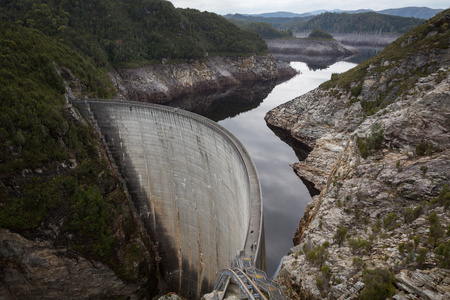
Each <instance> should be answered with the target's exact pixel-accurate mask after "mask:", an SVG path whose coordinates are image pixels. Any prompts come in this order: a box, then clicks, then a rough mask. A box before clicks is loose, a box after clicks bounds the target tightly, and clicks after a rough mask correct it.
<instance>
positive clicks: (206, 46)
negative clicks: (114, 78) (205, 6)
mask: <svg viewBox="0 0 450 300" xmlns="http://www.w3.org/2000/svg"><path fill="white" fill-rule="evenodd" d="M0 19H1V20H3V21H11V22H14V23H17V24H20V25H22V26H25V27H29V28H34V29H37V30H40V31H42V32H43V33H45V34H46V35H48V36H51V37H54V38H56V39H58V40H60V41H62V42H63V43H65V44H66V45H68V46H70V47H71V48H74V49H77V50H79V51H80V52H81V53H83V54H85V55H87V56H89V57H92V58H93V59H94V61H95V62H96V64H97V65H98V66H107V65H110V64H112V65H113V66H116V65H124V64H125V65H126V64H128V65H133V64H134V65H136V64H138V65H139V64H142V63H143V62H146V63H148V62H152V61H160V60H161V59H162V58H168V59H191V58H203V57H205V56H207V55H248V54H252V53H264V52H266V51H267V46H266V45H265V43H264V41H263V40H262V39H261V37H259V36H258V35H257V34H255V33H252V32H248V31H245V30H242V29H240V28H239V27H237V26H235V25H233V24H230V23H229V22H228V21H227V20H226V19H225V18H224V17H221V16H219V15H216V14H213V13H207V12H200V11H197V10H193V9H176V8H175V7H174V6H173V5H172V3H170V2H169V1H165V0H127V1H125V0H117V1H106V0H5V1H2V5H1V6H0Z"/></svg>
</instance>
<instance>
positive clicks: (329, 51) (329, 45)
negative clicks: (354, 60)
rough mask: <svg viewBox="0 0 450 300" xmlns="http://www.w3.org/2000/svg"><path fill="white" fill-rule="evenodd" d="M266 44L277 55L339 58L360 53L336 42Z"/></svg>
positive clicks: (299, 41) (278, 40) (314, 41)
mask: <svg viewBox="0 0 450 300" xmlns="http://www.w3.org/2000/svg"><path fill="white" fill-rule="evenodd" d="M266 43H267V47H268V48H269V50H270V51H271V52H272V53H277V54H278V53H281V54H296V55H305V56H328V57H330V56H331V57H339V56H349V55H352V54H356V53H358V50H357V49H356V48H354V47H352V46H346V45H343V44H341V43H340V42H338V41H336V40H318V39H268V40H266Z"/></svg>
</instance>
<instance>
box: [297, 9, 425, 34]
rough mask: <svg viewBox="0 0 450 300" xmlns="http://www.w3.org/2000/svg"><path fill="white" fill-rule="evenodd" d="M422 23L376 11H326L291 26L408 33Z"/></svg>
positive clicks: (348, 31)
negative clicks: (354, 12)
mask: <svg viewBox="0 0 450 300" xmlns="http://www.w3.org/2000/svg"><path fill="white" fill-rule="evenodd" d="M422 23H423V20H421V19H416V18H404V17H397V16H389V15H383V14H379V13H375V12H367V13H360V14H348V13H324V14H321V15H318V16H316V17H314V18H312V19H310V20H308V21H306V22H301V23H296V24H291V25H290V28H291V29H292V30H293V31H305V30H314V29H316V28H320V29H322V30H325V31H327V32H331V33H406V32H408V31H409V30H411V29H413V28H414V27H416V26H418V25H420V24H422Z"/></svg>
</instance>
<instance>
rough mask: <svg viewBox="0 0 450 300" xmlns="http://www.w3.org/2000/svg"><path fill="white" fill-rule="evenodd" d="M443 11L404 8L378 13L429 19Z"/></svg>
mask: <svg viewBox="0 0 450 300" xmlns="http://www.w3.org/2000/svg"><path fill="white" fill-rule="evenodd" d="M441 11H442V9H432V8H429V7H402V8H391V9H383V10H380V11H377V12H378V13H380V14H385V15H391V16H399V17H411V18H419V19H429V18H432V17H434V16H435V15H436V14H437V13H439V12H441Z"/></svg>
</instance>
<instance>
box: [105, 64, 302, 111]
mask: <svg viewBox="0 0 450 300" xmlns="http://www.w3.org/2000/svg"><path fill="white" fill-rule="evenodd" d="M296 74H297V73H296V71H295V70H294V69H292V68H291V67H290V66H289V64H287V63H283V62H281V61H276V60H275V59H274V58H273V56H272V55H253V56H250V57H212V58H208V59H206V60H205V61H194V62H190V63H182V64H168V63H164V64H157V65H151V66H148V67H143V68H138V69H117V70H115V71H112V72H110V74H109V75H110V78H111V79H112V81H113V83H114V85H115V87H116V89H117V91H118V96H117V97H118V98H122V99H131V100H134V101H141V102H151V103H161V104H163V103H168V102H170V101H172V100H174V99H180V98H183V97H186V96H191V95H196V94H200V93H205V92H216V91H223V90H225V89H226V88H229V87H232V86H237V85H241V84H243V83H254V82H267V81H275V80H279V79H282V78H287V77H292V76H294V75H296Z"/></svg>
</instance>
